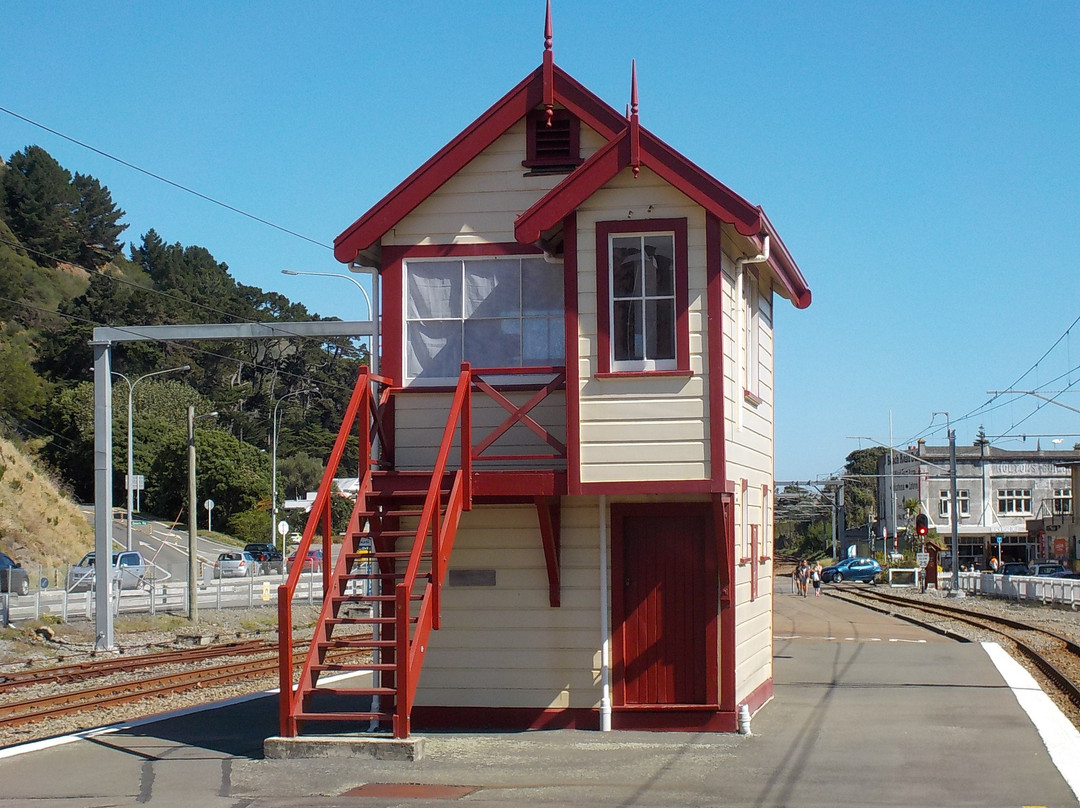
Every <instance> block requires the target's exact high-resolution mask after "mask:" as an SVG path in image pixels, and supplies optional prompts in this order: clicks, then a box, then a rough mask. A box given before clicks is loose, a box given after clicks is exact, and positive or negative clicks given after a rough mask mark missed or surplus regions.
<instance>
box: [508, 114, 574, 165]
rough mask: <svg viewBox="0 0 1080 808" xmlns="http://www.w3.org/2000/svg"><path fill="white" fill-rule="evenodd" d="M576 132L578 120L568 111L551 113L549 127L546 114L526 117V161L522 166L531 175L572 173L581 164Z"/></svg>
mask: <svg viewBox="0 0 1080 808" xmlns="http://www.w3.org/2000/svg"><path fill="white" fill-rule="evenodd" d="M579 130H580V123H579V121H578V119H577V118H575V117H574V116H572V115H571V114H570V112H569V111H568V110H565V109H557V110H554V112H553V114H552V117H551V123H550V125H548V117H547V113H546V111H545V110H542V109H538V110H534V111H533V112H532V113H530V114H529V120H528V130H527V131H528V142H527V144H526V159H524V160H522V161H521V164H522V165H523V166H525V167H526V168H530V169H532V171H531V172H530V173H534V174H550V173H555V172H563V173H565V172H567V171H572V170H573V169H574V167H575V166H578V165H580V164H581V157H580V154H579V148H578V133H579Z"/></svg>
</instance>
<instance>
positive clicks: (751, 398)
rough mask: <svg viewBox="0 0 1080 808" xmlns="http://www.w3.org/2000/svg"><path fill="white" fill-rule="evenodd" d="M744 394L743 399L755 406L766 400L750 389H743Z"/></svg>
mask: <svg viewBox="0 0 1080 808" xmlns="http://www.w3.org/2000/svg"><path fill="white" fill-rule="evenodd" d="M742 395H743V400H744V401H745V402H746V403H747V404H749V405H751V406H753V407H757V406H759V405H760V404H761V403H762V402H763V401H764V400H765V399H763V398H762V397H761V396H758V395H754V394H753V393H751V392H750V391H749V390H743V391H742Z"/></svg>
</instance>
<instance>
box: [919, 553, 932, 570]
mask: <svg viewBox="0 0 1080 808" xmlns="http://www.w3.org/2000/svg"><path fill="white" fill-rule="evenodd" d="M915 563H916V564H918V565H919V566H920V567H923V568H925V567H926V566H927V565H928V564H929V563H930V554H929V553H916V554H915Z"/></svg>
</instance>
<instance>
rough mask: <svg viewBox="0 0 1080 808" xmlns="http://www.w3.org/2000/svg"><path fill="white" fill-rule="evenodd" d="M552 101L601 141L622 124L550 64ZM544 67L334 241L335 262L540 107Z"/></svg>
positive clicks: (352, 255) (362, 246) (351, 255)
mask: <svg viewBox="0 0 1080 808" xmlns="http://www.w3.org/2000/svg"><path fill="white" fill-rule="evenodd" d="M547 70H548V71H549V75H550V78H549V82H550V84H549V86H550V88H551V89H550V91H549V92H550V93H551V95H552V96H553V98H554V102H555V103H558V104H561V105H562V106H564V107H566V109H568V110H569V111H570V112H571V114H573V115H575V116H577V117H578V118H579V119H580V120H581V121H582V122H583V123H585V124H587V125H588V126H590V127H592V128H593V129H594V130H596V131H597V132H598V133H599V134H600V135H601V136H602V137H604V138H609V139H610V138H611V137H613V136H615V134H616V133H618V132H619V131H620V130H621V129H622V128H623V127H625V125H626V120H625V118H623V116H622V115H620V114H619V113H618V112H617V111H615V109H613V108H612V107H610V106H608V105H607V104H606V103H604V102H603V101H601V100H600V98H599V97H598V96H596V95H594V94H593V93H592V92H590V91H589V90H588V89H586V88H585V87H584V85H582V84H581V83H579V82H578V81H577V80H575V79H574V78H573V77H572V76H570V75H569V74H568V73H566V72H565V71H563V70H562V69H560V68H559V67H558V66H557V65H554V64H552V65H550V66H549V67H548V68H547ZM544 95H545V67H544V66H543V65H541V66H540V67H538V68H537V69H536V70H534V71H533V72H532V73H530V74H529V75H528V76H526V77H525V78H524V79H523V80H522V81H521V82H520V83H519V84H518V85H517V86H516V87H514V88H513V89H512V90H510V92H508V93H507V94H506V95H504V96H503V97H502V98H500V99H499V100H498V101H497V102H495V104H494V105H493V106H492V107H490V108H489V109H488V110H487V111H486V112H484V113H483V114H482V115H481V116H480V117H479V118H477V119H476V120H475V121H473V122H472V124H470V125H469V126H468V127H467V128H466V129H465V130H464V131H462V132H461V134H459V135H458V136H457V137H455V138H454V139H453V140H451V141H450V142H449V143H447V144H446V145H445V146H444V147H443V148H442V149H440V150H439V151H438V152H437V153H436V154H435V155H433V156H432V157H431V158H430V159H429V160H428V161H427V162H426V163H424V164H423V165H422V166H420V168H418V169H417V170H416V171H414V172H413V173H412V174H410V175H409V176H408V177H407V178H406V179H405V180H404V181H403V182H402V183H401V184H400V185H398V186H397V187H396V188H394V190H392V191H391V192H390V193H388V194H387V195H386V196H384V197H383V198H382V199H381V200H380V201H379V202H377V203H376V204H375V205H374V207H372V208H371V209H370V210H368V211H367V213H365V214H364V215H363V216H361V217H360V218H359V219H357V220H356V221H355V222H353V223H352V224H351V225H349V227H348V228H347V229H346V230H345V231H344V232H342V233H341V235H339V236H338V237H337V238H335V239H334V257H335V258H337V260H338V261H341V262H342V263H344V264H347V263H349V262H351V261H353V260H355V259H356V256H357V253H359V252H361V251H362V250H366V249H368V248H369V247H371V246H372V245H373V244H375V243H376V242H377V241H378V240H379V239H380V238H382V237H383V235H385V234H386V233H387V232H389V231H390V229H391V228H393V227H394V225H396V224H397V223H398V222H400V221H401V220H402V219H403V218H405V217H406V216H407V215H409V213H411V212H412V211H413V210H414V209H415V208H416V207H417V205H419V204H420V203H421V202H423V201H424V200H425V199H427V198H428V197H429V196H431V194H433V193H434V192H435V191H437V190H438V189H439V187H440V186H442V184H443V183H445V182H446V181H447V180H449V179H450V178H451V177H453V176H454V175H455V174H456V173H457V172H458V171H460V170H461V169H462V168H463V167H464V166H465V165H466V164H468V162H469V161H470V160H472V159H473V158H474V157H476V156H477V155H478V154H480V152H482V151H483V150H484V149H486V148H487V147H488V146H490V145H491V144H492V143H494V142H495V140H496V139H497V138H499V137H500V136H501V135H502V134H503V133H505V132H506V130H507V129H509V128H510V127H512V126H513V125H514V124H516V123H517V122H518V121H519V120H521V119H522V118H524V117H525V116H527V115H528V114H529V112H530V111H532V110H533V109H535V108H536V107H538V106H540V105H541V104H542V103H544Z"/></svg>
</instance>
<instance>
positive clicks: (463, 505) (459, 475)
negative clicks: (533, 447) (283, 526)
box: [278, 366, 472, 738]
mask: <svg viewBox="0 0 1080 808" xmlns="http://www.w3.org/2000/svg"><path fill="white" fill-rule="evenodd" d="M390 392H391V382H390V380H389V379H385V378H383V377H377V376H373V375H370V374H369V373H368V372H367V369H366V368H365V369H363V372H362V374H361V376H360V379H359V381H358V382H357V386H356V388H355V389H354V391H353V395H352V399H351V400H350V402H349V407H348V410H347V411H346V417H345V420H344V423H343V424H342V428H341V431H340V433H339V434H338V438H337V441H336V442H335V444H334V449H333V452H332V453H331V457H330V462H329V463H328V464H327V468H326V471H325V473H324V475H323V480H322V484H321V485H320V487H319V492H318V494H317V495H316V497H315V502H314V504H313V506H312V509H311V515H310V516H309V518H308V523H307V526H306V528H305V530H304V534H303V537H302V539H301V542H300V546H299V548H298V549H297V552H296V558H304V557H305V554H306V553H307V549H308V547H309V546H310V544H311V541H312V539H313V537H314V535H315V533H316V531H317V530H318V529H319V528H320V527H321V528H322V545H323V558H326V559H329V558H331V553H330V535H331V530H330V502H331V500H330V497H331V496H333V495H334V494H333V492H332V486H333V480H334V477H335V476H336V473H337V468H338V465H339V463H340V461H341V456H342V454H343V453H344V450H345V448H346V445H347V444H348V442H349V440H350V439H351V438H352V437H353V436H354V431H355V438H356V439H357V441H358V443H359V457H360V468H361V470H362V474H361V479H360V490H359V493H358V495H357V500H356V505H355V507H354V509H353V513H352V516H351V518H350V520H349V526H348V529H347V530H346V533H345V538H344V542H343V544H342V547H341V550H340V552H339V553H338V555H337V559H336V561H335V563H334V565H333V568H332V569H331V568H330V567H329V566H327V567H325V568H324V569H323V571H322V572H323V591H324V593H325V595H324V598H323V604H322V610H321V612H320V614H319V619H318V622H317V624H316V626H315V631H314V637H313V639H312V643H311V646H310V647H309V649H308V653H307V657H306V659H305V661H304V663H303V667H302V668H301V672H300V676H299V680H298V681H297V682H295V683H294V681H293V667H292V665H291V664H290V662H289V660H291V659H292V636H291V632H290V631H279V641H278V642H279V659H280V660H281V662H280V681H281V694H280V732H281V735H282V736H283V737H294V736H295V735H297V734H298V732H299V731H300V730H301V729H305V728H306V729H311V728H318V727H319V726H320V725H322V724H323V722H332V723H333V725H334V726H335V727H336V728H337V729H338V730H340V731H348V732H354V733H355V732H364V731H372V732H373V731H383V732H385V731H386V730H390V731H392V733H393V735H394V737H396V738H406V737H408V735H409V721H410V715H411V712H412V705H413V699H414V697H415V694H416V685H417V682H418V681H419V678H420V669H421V667H422V666H423V661H424V654H425V651H426V650H427V645H428V638H429V635H430V633H431V631H432V630H433V629H438V628H439V619H440V595H441V589H442V584H443V581H444V579H445V577H446V569H447V562H448V560H449V557H450V551H451V549H452V547H453V543H454V536H455V534H456V531H457V526H458V520H459V519H460V516H461V513H462V511H464V510H468V509H469V508H470V507H471V499H472V496H471V490H470V482H471V463H470V456H469V455H470V452H469V450H468V447H469V444H470V441H469V439H468V434H469V412H470V408H469V395H470V373H469V369H468V367H467V366H463V367H462V372H461V375H460V377H459V380H458V385H457V388H456V390H455V394H454V398H453V401H452V404H451V407H450V413H449V417H448V419H447V423H446V428H445V430H444V433H443V439H442V442H441V444H440V448H439V452H438V455H437V457H436V461H435V468H434V469H433V470H432V471H430V472H398V471H387V470H383V469H382V468H379V467H378V464H376V463H375V462H374V461H373V459H372V451H371V449H372V444H373V442H374V441H376V440H382V441H383V442H384V445H385V436H384V435H382V433H381V424H382V421H383V419H382V415H383V412H384V409H385V407H386V405H387V402H388V401H389V396H390ZM458 432H460V433H461V440H460V445H461V446H462V447H464V448H463V450H462V456H461V464H460V467H459V468H457V469H455V470H452V471H448V470H447V462H448V460H449V455H450V446H451V443H452V441H453V438H454V435H455V433H458ZM301 572H302V570H301V566H300V565H296V566H295V567H294V568H293V569H292V570H290V572H289V577H288V579H287V581H286V583H285V584H283V585H282V586H281V587H280V588H279V590H278V625H279V627H280V626H291V624H292V613H291V603H292V598H293V595H294V593H295V590H296V585H297V583H298V582H299V579H300V575H301ZM336 673H367V674H370V681H369V682H368V683H367V684H365V685H363V686H352V685H351V684H350V685H349V686H344V687H336V686H333V685H331V686H326V685H325V684H324V686H322V687H316V686H317V685H318V682H319V679H320V677H321V676H322V675H323V674H327V675H330V674H336ZM324 731H325V730H324Z"/></svg>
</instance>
